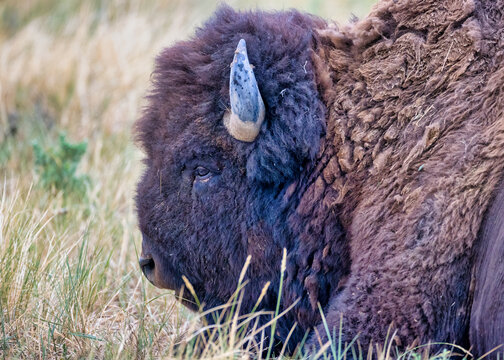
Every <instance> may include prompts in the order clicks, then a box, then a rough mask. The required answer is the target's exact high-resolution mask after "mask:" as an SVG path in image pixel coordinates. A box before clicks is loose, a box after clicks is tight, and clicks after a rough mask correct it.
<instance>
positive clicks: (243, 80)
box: [224, 39, 265, 142]
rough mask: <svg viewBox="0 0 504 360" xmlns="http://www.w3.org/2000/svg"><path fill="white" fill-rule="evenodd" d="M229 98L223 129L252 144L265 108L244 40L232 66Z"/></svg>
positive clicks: (236, 52)
mask: <svg viewBox="0 0 504 360" xmlns="http://www.w3.org/2000/svg"><path fill="white" fill-rule="evenodd" d="M229 98H230V101H231V111H228V112H227V113H226V114H225V115H224V125H225V126H226V129H227V130H228V132H229V133H230V134H231V136H233V137H234V138H235V139H237V140H240V141H246V142H252V141H254V140H255V138H256V137H257V134H259V130H260V128H261V124H262V122H263V120H264V114H265V108H264V102H263V100H262V97H261V93H260V92H259V88H258V87H257V81H256V78H255V76H254V71H253V70H252V66H251V65H250V63H249V60H248V56H247V45H246V44H245V40H243V39H241V40H240V42H239V43H238V47H237V48H236V51H235V55H234V59H233V62H232V63H231V75H230V78H229Z"/></svg>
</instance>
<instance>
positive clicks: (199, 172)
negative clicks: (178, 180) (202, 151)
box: [194, 166, 211, 180]
mask: <svg viewBox="0 0 504 360" xmlns="http://www.w3.org/2000/svg"><path fill="white" fill-rule="evenodd" d="M194 175H195V177H196V179H199V180H205V179H208V178H209V177H210V176H211V172H210V170H208V169H207V168H205V167H203V166H198V167H197V168H196V169H194Z"/></svg>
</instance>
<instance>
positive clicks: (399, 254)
mask: <svg viewBox="0 0 504 360" xmlns="http://www.w3.org/2000/svg"><path fill="white" fill-rule="evenodd" d="M503 9H504V2H502V1H484V0H482V1H473V0H446V1H425V0H409V1H392V0H391V1H382V2H380V3H379V4H378V5H377V6H375V8H374V10H373V11H372V12H371V14H370V15H369V16H368V17H367V18H366V19H364V20H363V21H360V22H357V23H356V24H353V25H350V26H348V27H345V28H343V29H341V30H339V29H337V28H333V29H331V28H328V29H322V30H320V31H319V34H320V41H321V43H322V44H323V45H322V46H321V47H320V48H319V50H318V57H319V59H320V62H321V63H322V64H324V65H327V66H324V65H321V69H320V70H319V74H318V76H317V78H318V79H319V81H321V79H323V80H325V82H324V84H323V87H324V89H325V93H324V99H325V103H326V104H327V108H328V110H329V113H328V117H329V119H330V121H329V122H328V127H327V139H331V141H328V142H326V144H325V146H326V148H327V149H330V150H327V149H326V150H325V151H326V152H327V151H333V152H334V154H332V155H330V157H331V160H330V162H329V164H331V162H333V161H337V165H338V166H334V168H337V169H338V171H336V172H335V171H333V170H332V169H333V168H332V167H331V168H330V170H329V171H328V173H330V174H331V175H330V176H329V175H327V176H322V178H323V179H324V184H325V186H327V187H330V188H333V189H335V191H336V193H337V194H338V199H337V200H336V201H335V203H337V204H339V205H337V206H338V207H339V209H340V211H341V220H342V222H343V224H344V225H345V228H346V229H347V232H346V237H347V240H348V241H349V244H350V257H351V260H352V264H351V268H350V275H349V277H348V279H347V280H346V283H345V285H344V290H343V291H342V292H341V293H340V294H338V295H337V296H335V297H333V298H332V299H331V301H330V304H329V306H328V310H327V312H328V313H329V315H328V322H329V323H331V324H335V323H338V321H339V318H340V316H341V315H342V316H343V319H344V321H345V323H344V329H345V338H344V339H345V340H346V341H349V340H350V339H351V337H352V336H354V335H356V334H357V333H361V339H366V340H368V341H370V340H371V339H375V340H376V339H382V340H383V338H384V335H385V334H386V330H387V327H388V326H389V325H390V324H391V323H393V324H395V326H396V327H397V330H398V333H397V334H398V336H399V338H400V339H401V341H402V343H403V344H404V343H408V344H411V343H412V342H413V341H415V340H417V341H418V340H420V341H426V340H435V341H454V342H458V343H459V344H460V343H465V344H466V345H467V340H468V338H467V335H468V333H467V332H468V327H469V319H470V316H471V304H472V300H473V294H474V287H475V284H476V285H477V284H478V283H479V282H483V281H484V279H482V278H479V276H480V274H479V273H478V271H475V270H477V269H475V260H474V256H475V254H476V253H475V250H476V247H477V245H478V231H479V229H480V227H481V224H482V221H483V219H484V216H485V211H486V209H487V207H488V204H489V202H490V201H491V199H492V194H494V193H495V189H496V187H497V185H498V184H499V182H500V180H501V179H502V174H503V167H504V96H503V90H504V51H503V50H504V48H503V46H504V18H503ZM321 82H322V81H321ZM319 196H320V199H321V200H322V199H323V198H324V196H325V192H322V193H321V194H320V195H319ZM500 217H501V218H502V217H504V213H501V214H500ZM500 236H501V237H500V238H497V239H495V241H500V243H502V242H504V238H503V237H502V234H501V235H500ZM502 247H503V246H502V245H500V249H501V250H500V251H501V252H500V254H498V253H497V254H486V256H487V257H488V258H487V259H486V260H483V261H484V262H485V261H488V262H490V261H492V259H491V258H490V257H492V256H493V257H497V256H499V257H500V260H497V259H494V260H493V261H494V262H495V260H497V264H499V263H500V265H497V267H495V268H494V270H495V272H498V273H494V274H493V275H489V274H487V273H485V276H495V277H500V279H497V280H496V281H495V284H494V285H495V286H496V287H499V286H501V285H502V283H503V274H504V270H502V268H503V266H504V265H503V263H502V261H503V258H502V256H503V255H504V253H503V251H502ZM489 255H490V256H489ZM494 265H495V264H494ZM499 268H500V269H499ZM499 284H500V285H499ZM494 296H498V297H499V298H495V299H491V298H488V299H486V301H487V306H488V307H489V308H490V307H492V305H494V306H495V305H498V306H497V307H496V308H494V310H493V313H490V312H488V313H487V314H486V315H487V319H486V322H487V323H488V327H489V331H490V328H492V327H494V331H501V333H500V335H497V334H495V336H494V338H493V339H494V341H495V343H494V344H488V343H487V344H486V345H487V346H490V345H494V346H495V345H498V343H497V337H499V339H500V342H502V341H504V324H502V323H501V324H495V323H492V321H493V320H491V319H492V317H497V316H499V321H503V318H502V313H503V312H504V306H503V304H502V298H503V292H502V291H500V293H497V294H495V295H494ZM480 320H481V319H480ZM471 325H473V326H475V325H476V324H471ZM480 325H481V324H480ZM499 329H500V330H499ZM479 331H480V334H479V335H478V334H477V333H476V332H473V334H472V337H473V339H474V338H476V337H478V336H480V337H483V336H484V335H485V334H484V326H480V327H479ZM319 332H320V333H324V330H323V328H322V327H319ZM365 342H367V341H365ZM490 342H491V341H490ZM472 345H473V346H476V345H477V344H472ZM476 350H477V351H481V350H482V349H481V348H479V349H476ZM486 350H490V348H487V349H486ZM480 354H481V352H480Z"/></svg>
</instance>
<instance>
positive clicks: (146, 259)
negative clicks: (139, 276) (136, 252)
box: [138, 256, 154, 275]
mask: <svg viewBox="0 0 504 360" xmlns="http://www.w3.org/2000/svg"><path fill="white" fill-rule="evenodd" d="M138 263H139V264H140V268H141V269H142V271H143V272H144V274H145V275H147V274H148V273H150V272H151V271H152V270H153V269H154V260H153V259H152V256H140V258H139V259H138Z"/></svg>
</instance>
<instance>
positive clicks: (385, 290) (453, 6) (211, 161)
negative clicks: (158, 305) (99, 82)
mask: <svg viewBox="0 0 504 360" xmlns="http://www.w3.org/2000/svg"><path fill="white" fill-rule="evenodd" d="M503 9H504V1H503V0H443V1H438V0H383V1H381V2H379V3H378V4H377V5H375V7H374V9H373V10H372V12H371V14H370V15H369V16H368V17H367V18H365V19H363V20H361V21H353V22H352V23H350V24H349V25H347V26H345V27H341V28H338V27H337V26H336V25H335V24H330V23H327V22H326V21H324V20H322V19H320V18H318V17H315V16H312V15H308V14H304V13H300V12H297V11H294V10H291V11H282V12H261V11H253V12H235V11H234V10H233V9H231V8H230V7H227V6H221V7H220V8H219V9H218V10H217V11H216V13H215V14H214V15H213V17H212V18H211V19H210V20H208V22H207V23H206V24H205V25H204V26H203V27H201V28H200V29H198V30H197V31H196V33H195V35H194V37H192V38H191V39H190V40H187V41H182V42H178V43H176V44H175V45H173V46H171V47H169V48H167V49H165V50H163V51H162V52H161V54H160V55H159V56H158V57H157V59H156V65H155V70H154V73H153V76H152V82H153V84H152V89H151V91H150V93H149V94H148V96H147V99H148V105H147V106H146V108H145V109H144V112H143V114H142V116H141V118H140V119H139V120H138V122H137V123H136V134H137V141H138V143H139V144H140V146H141V148H142V149H143V150H144V152H145V155H146V158H145V172H144V174H143V176H142V178H141V180H140V182H139V184H138V188H137V195H136V204H137V212H138V219H139V227H140V230H141V232H142V235H143V242H142V255H141V258H140V266H141V268H142V270H143V272H144V273H145V275H146V276H147V278H148V279H149V280H150V281H151V282H152V283H153V284H154V285H155V286H158V287H162V288H167V289H180V288H181V287H182V286H183V284H184V283H183V281H182V276H185V277H187V279H188V280H189V282H190V283H191V284H192V285H193V287H194V291H195V293H196V294H197V296H198V297H199V299H200V301H201V302H203V303H205V304H206V306H207V307H209V308H210V307H213V306H218V305H221V304H223V303H225V302H226V301H227V300H228V299H229V297H230V296H231V295H232V293H233V291H234V289H235V287H234V284H236V281H237V279H238V276H239V274H240V270H241V269H242V266H243V264H244V262H245V260H246V258H247V256H248V255H251V263H250V267H249V271H248V273H247V279H248V285H247V287H246V290H245V295H244V298H243V303H242V310H243V311H244V312H246V311H250V310H251V308H252V307H253V305H254V303H255V301H256V300H257V297H258V296H259V293H260V291H261V289H262V288H263V286H264V284H265V283H266V282H268V281H270V282H271V283H272V286H270V287H269V290H268V293H267V294H266V297H265V298H264V301H263V303H262V306H263V308H264V309H266V310H273V309H274V308H275V304H276V300H277V298H278V296H279V295H280V294H278V289H279V286H278V285H279V281H280V279H279V269H280V261H281V258H282V249H284V248H285V249H287V252H288V257H287V264H286V273H285V274H286V275H285V279H284V283H283V292H282V294H281V301H282V303H281V306H282V308H283V309H285V308H287V307H289V306H290V305H292V304H294V302H295V301H299V302H298V303H296V304H295V306H294V308H293V309H292V311H290V312H288V313H287V315H285V316H284V317H282V318H281V320H280V322H279V323H278V325H277V332H276V334H275V336H276V337H277V340H278V341H280V342H282V341H285V340H286V337H287V334H288V332H289V330H290V329H291V327H292V325H293V324H294V323H297V324H298V326H297V328H296V330H295V331H294V333H293V335H292V336H291V340H290V342H289V344H294V345H295V344H297V343H298V342H299V341H300V340H301V338H302V337H303V335H304V333H305V332H307V331H308V332H309V334H310V335H309V340H308V344H309V345H315V346H317V344H318V343H319V342H318V340H317V334H318V335H320V336H322V337H323V336H324V334H325V333H326V331H325V330H324V327H323V324H322V322H321V314H320V312H319V309H318V304H320V306H321V308H322V309H323V312H324V313H325V314H326V319H327V324H328V326H329V327H330V328H333V327H339V323H340V317H341V318H342V319H343V320H342V321H343V338H342V340H343V341H344V342H349V341H351V340H352V339H353V338H354V337H355V336H357V335H358V336H359V340H360V342H361V344H363V345H366V344H369V343H371V342H382V341H384V339H385V337H386V335H387V330H388V329H389V326H390V325H391V324H394V326H395V328H396V329H397V339H398V343H400V344H402V346H406V345H407V344H412V343H415V342H417V343H418V342H421V343H425V342H429V341H437V342H450V343H456V344H460V345H463V346H465V347H467V348H469V347H470V348H471V349H472V350H473V353H474V354H477V355H481V354H483V353H485V352H486V351H488V350H490V349H492V348H493V347H495V346H497V345H499V344H502V343H504V224H503V221H502V219H503V217H504V183H502V182H501V180H502V178H503V172H504V10H503ZM186 305H187V306H189V307H191V308H193V309H194V308H195V306H194V305H192V304H191V303H190V302H186ZM322 340H324V339H322Z"/></svg>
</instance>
